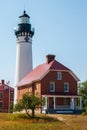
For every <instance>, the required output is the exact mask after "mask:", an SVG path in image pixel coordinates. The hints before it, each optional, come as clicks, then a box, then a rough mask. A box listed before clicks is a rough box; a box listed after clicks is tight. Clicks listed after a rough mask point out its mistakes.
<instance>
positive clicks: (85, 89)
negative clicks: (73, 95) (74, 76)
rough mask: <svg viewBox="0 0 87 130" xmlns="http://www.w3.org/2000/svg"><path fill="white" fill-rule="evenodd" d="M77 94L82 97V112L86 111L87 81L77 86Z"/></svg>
mask: <svg viewBox="0 0 87 130" xmlns="http://www.w3.org/2000/svg"><path fill="white" fill-rule="evenodd" d="M79 94H80V95H82V104H83V110H84V111H86V110H87V80H86V81H85V82H82V83H80V84H79Z"/></svg>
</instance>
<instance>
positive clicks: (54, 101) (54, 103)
mask: <svg viewBox="0 0 87 130" xmlns="http://www.w3.org/2000/svg"><path fill="white" fill-rule="evenodd" d="M53 100H54V110H55V108H56V105H55V97H54V98H53Z"/></svg>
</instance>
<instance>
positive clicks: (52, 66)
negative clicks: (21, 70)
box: [17, 60, 79, 86]
mask: <svg viewBox="0 0 87 130" xmlns="http://www.w3.org/2000/svg"><path fill="white" fill-rule="evenodd" d="M51 70H54V71H69V72H71V73H72V71H71V70H70V69H69V68H67V67H65V66H64V65H62V64H61V63H59V62H58V61H56V60H53V61H51V62H50V63H49V64H48V63H44V64H41V65H39V66H37V67H36V68H35V69H33V70H32V71H31V72H30V73H28V74H27V75H26V76H25V77H24V78H23V79H22V80H21V81H20V82H19V83H18V85H17V86H23V85H27V84H31V83H32V82H35V81H38V80H41V79H42V78H43V77H44V76H45V75H46V74H47V73H48V72H49V71H51ZM72 75H73V76H74V78H75V79H76V80H77V81H78V80H79V79H78V78H77V77H76V76H75V74H74V73H72Z"/></svg>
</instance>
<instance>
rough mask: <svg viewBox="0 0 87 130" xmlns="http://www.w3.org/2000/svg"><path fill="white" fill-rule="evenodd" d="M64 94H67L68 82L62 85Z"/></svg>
mask: <svg viewBox="0 0 87 130" xmlns="http://www.w3.org/2000/svg"><path fill="white" fill-rule="evenodd" d="M64 92H69V83H68V82H65V83H64Z"/></svg>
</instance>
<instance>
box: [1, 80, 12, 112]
mask: <svg viewBox="0 0 87 130" xmlns="http://www.w3.org/2000/svg"><path fill="white" fill-rule="evenodd" d="M13 102H14V88H12V87H10V86H9V85H8V84H5V82H4V80H1V83H0V112H12V107H11V105H12V104H13Z"/></svg>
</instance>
